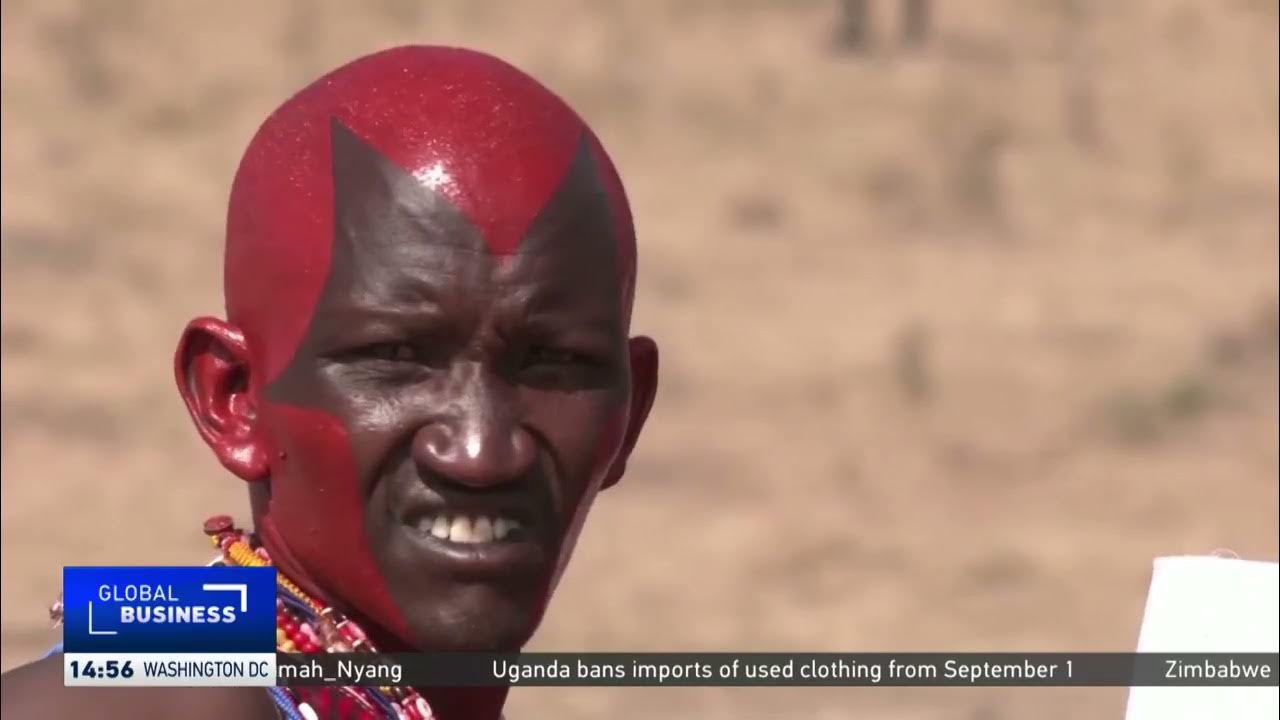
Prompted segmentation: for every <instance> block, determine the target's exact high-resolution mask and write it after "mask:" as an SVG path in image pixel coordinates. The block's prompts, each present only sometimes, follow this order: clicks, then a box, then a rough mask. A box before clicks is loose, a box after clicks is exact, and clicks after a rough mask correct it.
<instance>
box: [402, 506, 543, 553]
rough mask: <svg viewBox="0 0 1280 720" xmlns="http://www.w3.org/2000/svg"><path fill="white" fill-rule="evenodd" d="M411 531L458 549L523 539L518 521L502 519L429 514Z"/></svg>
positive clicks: (419, 520) (461, 514) (523, 533)
mask: <svg viewBox="0 0 1280 720" xmlns="http://www.w3.org/2000/svg"><path fill="white" fill-rule="evenodd" d="M414 527H415V528H416V529H417V531H418V533H420V534H423V535H430V536H431V537H434V538H436V539H437V540H445V541H448V542H451V543H456V544H459V545H478V544H482V543H495V542H497V543H500V542H519V541H520V540H523V539H525V537H524V536H525V535H526V532H525V528H524V526H523V525H522V524H521V522H520V521H519V520H517V519H515V518H512V517H507V516H504V515H473V514H466V513H448V512H440V513H432V514H426V515H423V516H422V517H420V518H418V520H417V521H415V523H414Z"/></svg>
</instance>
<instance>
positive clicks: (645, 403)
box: [600, 335, 658, 490]
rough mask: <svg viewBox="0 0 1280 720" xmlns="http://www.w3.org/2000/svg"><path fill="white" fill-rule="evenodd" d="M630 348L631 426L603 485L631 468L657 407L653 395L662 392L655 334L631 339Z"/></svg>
mask: <svg viewBox="0 0 1280 720" xmlns="http://www.w3.org/2000/svg"><path fill="white" fill-rule="evenodd" d="M629 342H630V344H629V346H628V348H627V349H628V351H629V352H630V353H631V408H630V410H629V412H628V415H627V430H626V433H625V434H624V435H623V438H622V449H621V450H619V451H618V457H617V458H616V459H615V460H614V461H613V466H612V467H611V468H609V474H608V475H607V476H605V479H604V483H603V484H602V485H601V486H600V487H601V489H602V490H603V489H605V488H609V487H612V486H614V485H616V484H617V483H618V481H619V480H621V479H622V476H623V474H624V473H626V471H627V459H628V458H630V457H631V451H632V450H635V447H636V442H637V441H638V440H639V439H640V431H641V430H643V429H644V423H645V421H646V420H648V419H649V410H651V409H652V408H653V399H654V398H655V397H656V396H657V394H658V344H657V343H655V342H654V341H653V339H652V338H648V337H644V336H643V335H642V336H639V337H633V338H631V340H630V341H629Z"/></svg>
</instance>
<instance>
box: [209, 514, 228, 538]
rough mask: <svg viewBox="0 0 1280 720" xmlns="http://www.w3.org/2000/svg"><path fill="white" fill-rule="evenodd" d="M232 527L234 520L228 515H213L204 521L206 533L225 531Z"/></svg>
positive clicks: (212, 533) (214, 533) (215, 533)
mask: <svg viewBox="0 0 1280 720" xmlns="http://www.w3.org/2000/svg"><path fill="white" fill-rule="evenodd" d="M233 527H235V521H233V520H232V519H231V516H230V515H214V516H213V517H211V518H209V519H208V520H205V521H204V532H205V534H206V535H217V534H218V533H221V532H226V531H227V530H230V529H231V528H233Z"/></svg>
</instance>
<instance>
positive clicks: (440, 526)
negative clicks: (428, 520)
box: [431, 515, 449, 540]
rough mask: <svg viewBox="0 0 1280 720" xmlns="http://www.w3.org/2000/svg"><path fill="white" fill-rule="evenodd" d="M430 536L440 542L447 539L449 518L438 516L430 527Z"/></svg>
mask: <svg viewBox="0 0 1280 720" xmlns="http://www.w3.org/2000/svg"><path fill="white" fill-rule="evenodd" d="M431 534H432V535H435V536H436V537H438V538H440V539H441V540H448V539H449V518H447V517H445V516H443V515H440V516H438V517H436V521H435V522H434V523H432V525H431Z"/></svg>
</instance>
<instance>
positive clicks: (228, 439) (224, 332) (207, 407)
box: [173, 317, 270, 482]
mask: <svg viewBox="0 0 1280 720" xmlns="http://www.w3.org/2000/svg"><path fill="white" fill-rule="evenodd" d="M173 374H174V378H175V379H176V380H177V381H178V392H179V393H180V394H181V395H182V400H183V402H185V403H186V404H187V412H189V413H191V419H192V420H194V421H195V424H196V430H198V431H199V432H200V437H202V438H204V441H205V443H207V444H208V445H209V447H210V448H212V449H213V452H214V454H215V455H217V456H218V460H220V461H221V462H222V464H223V466H224V467H226V468H227V469H228V470H230V471H231V472H232V473H234V474H235V475H236V477H239V478H240V479H242V480H247V481H250V482H253V481H257V480H264V479H266V477H267V475H268V473H269V470H270V461H269V459H268V453H267V449H266V448H265V447H264V446H263V443H262V442H261V438H260V436H259V433H258V431H257V419H258V414H257V409H256V408H255V406H254V401H253V398H252V397H251V396H250V394H249V350H248V347H247V345H246V344H245V339H244V334H243V333H242V332H240V330H239V329H238V328H236V327H235V326H233V325H230V324H228V323H226V322H224V321H222V320H218V319H216V318H208V317H202V318H196V319H195V320H192V321H191V322H190V323H188V324H187V328H186V330H184V331H183V333H182V340H181V341H180V342H179V343H178V351H177V353H176V354H175V355H174V359H173Z"/></svg>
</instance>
